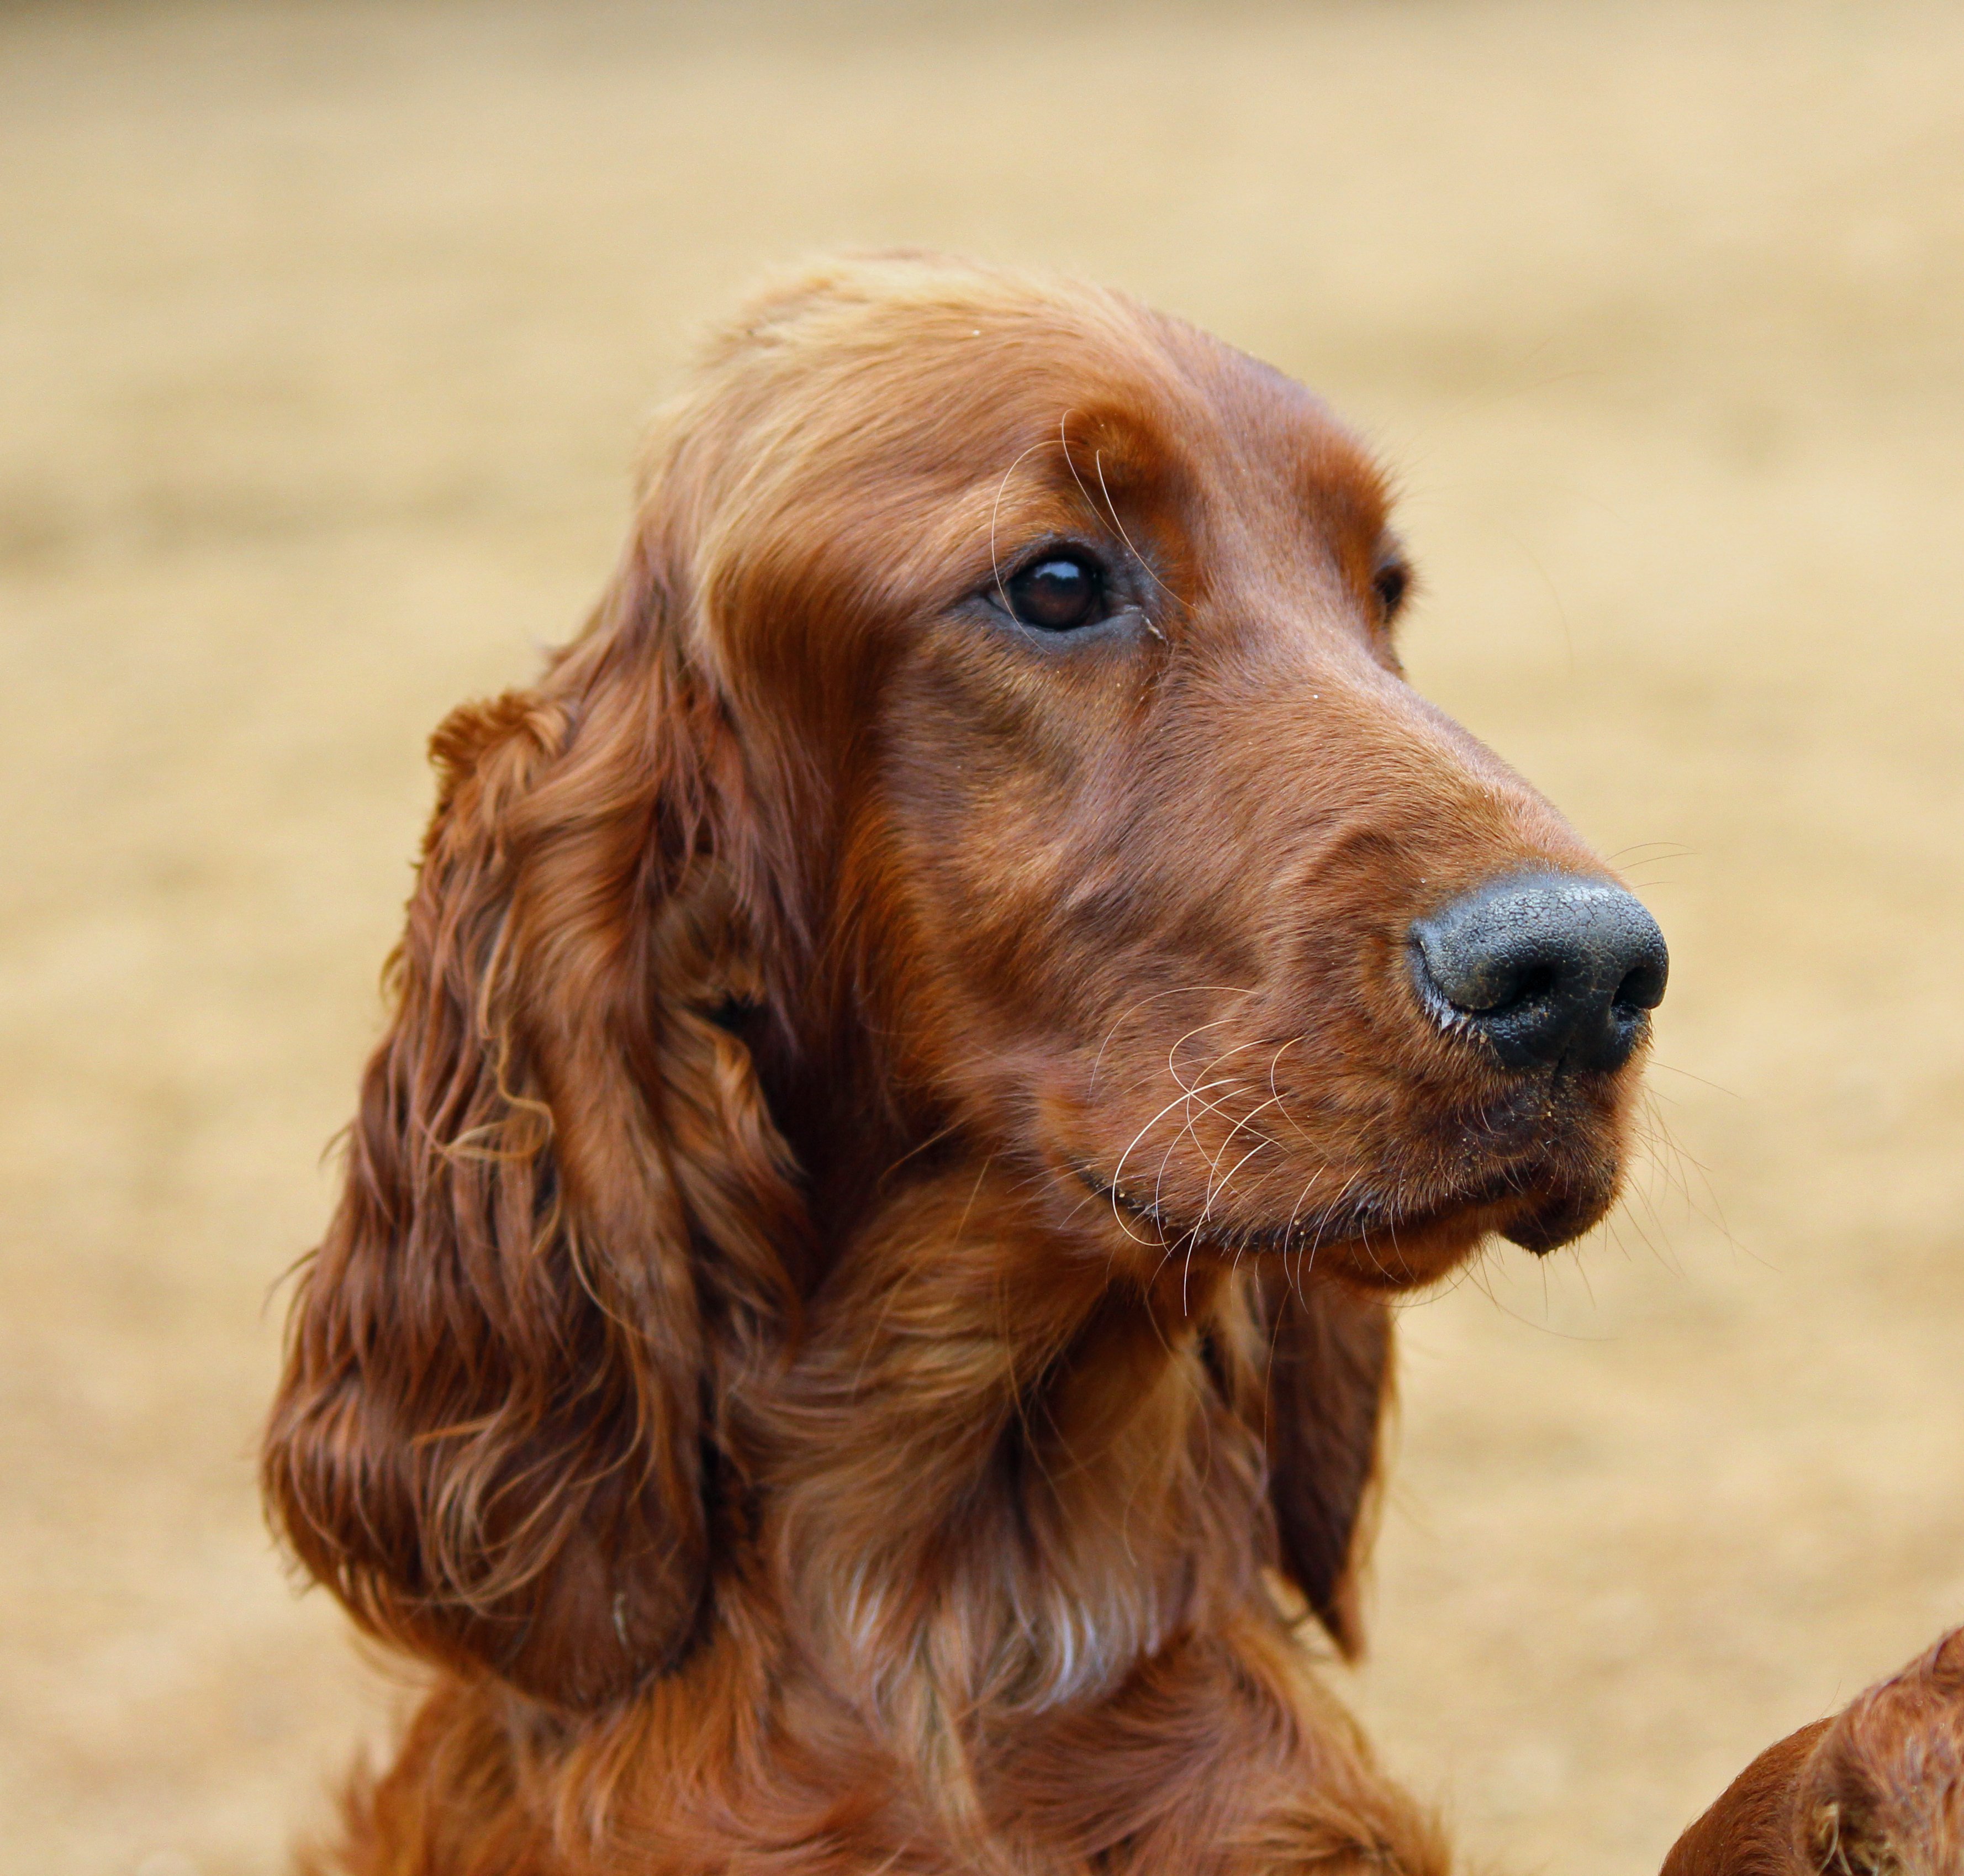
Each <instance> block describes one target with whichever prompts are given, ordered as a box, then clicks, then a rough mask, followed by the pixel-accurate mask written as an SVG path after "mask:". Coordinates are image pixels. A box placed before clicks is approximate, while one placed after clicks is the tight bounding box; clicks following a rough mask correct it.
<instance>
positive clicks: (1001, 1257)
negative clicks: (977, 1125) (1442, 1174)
mask: <svg viewBox="0 0 1964 1876" xmlns="http://www.w3.org/2000/svg"><path fill="white" fill-rule="evenodd" d="M1236 1306H1237V1291H1236V1290H1235V1287H1234V1278H1233V1277H1232V1275H1231V1273H1230V1272H1229V1271H1228V1270H1226V1269H1224V1267H1221V1266H1220V1265H1219V1264H1217V1263H1211V1262H1210V1263H1208V1264H1206V1265H1205V1267H1202V1264H1200V1263H1199V1262H1198V1261H1196V1262H1195V1264H1193V1265H1192V1267H1190V1268H1183V1267H1181V1264H1180V1261H1179V1260H1178V1259H1172V1260H1169V1261H1168V1262H1167V1264H1166V1265H1165V1266H1164V1267H1162V1268H1161V1269H1160V1271H1159V1272H1158V1274H1157V1276H1154V1277H1147V1279H1146V1280H1144V1281H1141V1280H1137V1279H1128V1278H1127V1277H1124V1276H1122V1274H1119V1273H1117V1272H1115V1270H1114V1268H1113V1266H1112V1262H1111V1261H1110V1258H1109V1251H1107V1250H1106V1249H1104V1248H1099V1247H1098V1246H1096V1245H1095V1244H1093V1242H1090V1241H1089V1240H1086V1239H1077V1238H1073V1237H1072V1236H1071V1235H1069V1234H1068V1232H1064V1231H1060V1230H1059V1229H1057V1228H1056V1227H1055V1226H1048V1225H1046V1224H1045V1222H1044V1221H1043V1220H1042V1219H1041V1216H1040V1215H1039V1213H1038V1207H1037V1206H1036V1205H1035V1203H1034V1202H1033V1201H1032V1200H1031V1198H1030V1197H1029V1196H1028V1193H1027V1191H1026V1190H1025V1191H1023V1192H1021V1193H1019V1190H1018V1189H1017V1188H1016V1185H1015V1184H1014V1182H1013V1181H1011V1180H1010V1179H1009V1178H1007V1177H1004V1176H1003V1175H1001V1174H998V1173H994V1172H992V1171H991V1170H990V1168H989V1167H987V1166H986V1165H985V1166H982V1167H980V1168H977V1167H974V1166H972V1165H971V1166H970V1167H968V1168H956V1169H952V1170H948V1169H944V1170H942V1171H939V1172H938V1173H936V1174H933V1175H932V1176H929V1177H923V1179H922V1180H921V1181H919V1183H918V1184H916V1185H915V1186H914V1187H913V1188H912V1189H911V1190H907V1191H905V1192H903V1193H901V1194H900V1195H899V1196H897V1197H896V1198H894V1200H892V1201H891V1203H889V1204H888V1205H887V1206H886V1207H885V1208H884V1210H883V1211H882V1212H881V1213H880V1214H879V1215H878V1216H877V1217H876V1218H875V1219H873V1220H872V1221H871V1223H870V1225H869V1226H868V1228H867V1229H865V1230H863V1231H862V1232H860V1233H859V1234H858V1235H857V1236H856V1238H855V1240H854V1241H853V1242H852V1244H851V1245H849V1248H847V1250H846V1253H845V1255H844V1256H843V1258H842V1261H841V1262H840V1264H839V1266H838V1267H837V1268H836V1270H834V1271H833V1274H832V1277H831V1278H830V1280H829V1281H828V1283H827V1284H826V1287H825V1289H824V1290H823V1293H821V1295H820V1296H819V1297H818V1299H817V1300H816V1303H815V1306H814V1320H813V1322H812V1324H811V1327H810V1335H809V1337H808V1338H807V1341H806V1342H805V1344H804V1348H803V1350H802V1351H801V1354H800V1356H799V1357H798V1359H797V1362H796V1364H795V1365H794V1369H793V1370H792V1372H791V1376H789V1378H788V1382H787V1384H786V1386H785V1391H784V1393H783V1395H782V1396H781V1399H779V1400H778V1402H777V1403H776V1405H775V1407H774V1409H773V1410H772V1412H771V1414H770V1415H769V1422H770V1431H769V1445H770V1447H772V1449H773V1450H774V1458H773V1460H772V1462H771V1463H769V1472H770V1473H772V1474H774V1475H775V1476H773V1477H772V1479H771V1480H770V1483H771V1484H772V1487H773V1488H774V1489H772V1491H771V1492H769V1501H770V1502H771V1503H772V1507H773V1511H772V1527H773V1528H772V1531H771V1534H770V1542H771V1544H772V1549H773V1554H774V1563H775V1569H776V1572H777V1574H778V1579H779V1581H780V1582H781V1585H782V1586H783V1588H784V1590H785V1593H786V1595H787V1598H788V1603H789V1605H790V1606H789V1609H788V1614H790V1615H791V1618H792V1620H793V1622H794V1625H795V1626H796V1627H797V1628H798V1629H799V1630H801V1632H802V1636H803V1639H804V1643H805V1645H806V1646H808V1647H809V1648H810V1649H811V1650H814V1652H815V1653H817V1654H818V1655H819V1656H820V1657H821V1658H822V1659H824V1661H825V1662H826V1664H827V1667H828V1670H829V1672H830V1673H832V1674H833V1675H834V1676H836V1684H837V1685H842V1686H852V1687H855V1688H857V1689H858V1692H859V1694H860V1696H861V1698H862V1701H863V1702H864V1703H865V1704H866V1706H867V1707H868V1710H869V1711H872V1712H874V1713H881V1714H885V1715H886V1716H887V1718H888V1719H889V1720H890V1721H891V1723H894V1724H897V1725H900V1726H903V1727H904V1726H905V1725H906V1724H907V1715H906V1714H904V1713H903V1712H902V1711H900V1708H901V1707H903V1706H904V1705H905V1704H906V1703H907V1701H910V1700H912V1699H917V1698H920V1697H921V1696H922V1694H923V1687H922V1681H923V1669H924V1668H925V1669H926V1671H927V1674H928V1676H929V1678H930V1679H931V1680H932V1682H934V1683H935V1685H934V1687H933V1688H932V1689H931V1690H929V1697H930V1698H933V1699H935V1700H937V1701H945V1702H947V1703H948V1704H949V1706H950V1707H951V1708H952V1710H954V1711H962V1712H965V1713H970V1714H977V1715H980V1716H983V1717H984V1720H985V1722H986V1717H987V1715H989V1714H995V1715H997V1716H1003V1715H1006V1714H1010V1713H1012V1712H1016V1711H1025V1712H1028V1711H1034V1710H1038V1709H1041V1708H1045V1707H1051V1706H1054V1705H1056V1704H1061V1703H1063V1702H1065V1701H1070V1700H1073V1699H1076V1698H1080V1697H1083V1696H1085V1695H1090V1694H1092V1693H1093V1692H1096V1691H1099V1690H1100V1689H1102V1688H1108V1687H1109V1686H1112V1685H1116V1684H1117V1682H1119V1681H1120V1680H1122V1678H1124V1677H1125V1675H1126V1674H1127V1673H1128V1672H1129V1671H1130V1670H1131V1668H1132V1667H1133V1666H1135V1665H1136V1664H1137V1663H1138V1662H1139V1661H1140V1660H1141V1659H1143V1658H1144V1657H1145V1656H1147V1655H1148V1654H1150V1653H1151V1652H1153V1650H1154V1649H1156V1648H1157V1646H1159V1645H1160V1643H1161V1642H1162V1641H1163V1640H1164V1639H1165V1638H1166V1637H1167V1635H1168V1634H1169V1633H1171V1632H1173V1630H1176V1629H1177V1628H1179V1627H1182V1626H1183V1625H1185V1624H1187V1623H1189V1622H1190V1621H1193V1620H1195V1618H1196V1617H1199V1616H1200V1615H1201V1614H1202V1613H1203V1612H1204V1611H1205V1610H1206V1609H1207V1608H1209V1607H1210V1606H1214V1607H1218V1604H1219V1602H1220V1601H1221V1599H1222V1598H1240V1597H1244V1596H1246V1595H1248V1594H1249V1593H1250V1588H1251V1585H1252V1584H1253V1579H1254V1575H1255V1569H1256V1543H1255V1541H1254V1527H1255V1521H1256V1516H1257V1506H1258V1505H1259V1502H1260V1491H1261V1459H1260V1447H1259V1442H1258V1441H1257V1440H1256V1438H1255V1437H1254V1436H1253V1434H1252V1433H1251V1431H1250V1429H1249V1428H1248V1427H1247V1425H1246V1424H1245V1422H1244V1420H1243V1419H1242V1418H1240V1416H1239V1415H1237V1414H1235V1413H1234V1412H1232V1411H1231V1404H1230V1399H1229V1397H1230V1396H1231V1395H1232V1394H1233V1393H1234V1391H1235V1386H1236V1383H1235V1382H1234V1370H1235V1368H1236V1366H1237V1363H1240V1364H1243V1365H1245V1364H1244V1354H1245V1351H1243V1350H1242V1349H1240V1348H1237V1347H1236V1346H1235V1345H1234V1344H1237V1341H1240V1342H1245V1341H1246V1340H1247V1337H1246V1335H1240V1334H1237V1321H1236ZM1114 1559H1119V1560H1122V1563H1120V1565H1119V1566H1118V1567H1117V1568H1114V1566H1113V1561H1112V1560H1114Z"/></svg>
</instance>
